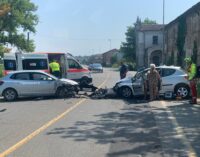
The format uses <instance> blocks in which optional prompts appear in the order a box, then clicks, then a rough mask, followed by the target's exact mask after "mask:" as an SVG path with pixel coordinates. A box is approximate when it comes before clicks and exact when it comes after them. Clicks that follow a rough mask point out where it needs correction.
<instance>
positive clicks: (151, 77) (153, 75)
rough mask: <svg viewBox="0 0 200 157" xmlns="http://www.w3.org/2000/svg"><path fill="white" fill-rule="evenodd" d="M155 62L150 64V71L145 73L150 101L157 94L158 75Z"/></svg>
mask: <svg viewBox="0 0 200 157" xmlns="http://www.w3.org/2000/svg"><path fill="white" fill-rule="evenodd" d="M155 67H156V66H155V64H151V65H150V71H149V72H148V74H147V79H148V82H149V83H148V84H149V92H150V93H149V94H150V101H153V100H155V99H156V98H157V96H158V83H159V80H160V75H159V73H158V71H157V70H156V68H155Z"/></svg>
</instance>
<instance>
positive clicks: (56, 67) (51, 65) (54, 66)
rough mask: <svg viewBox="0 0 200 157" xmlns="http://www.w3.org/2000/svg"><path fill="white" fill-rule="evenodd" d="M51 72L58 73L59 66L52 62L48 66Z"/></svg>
mask: <svg viewBox="0 0 200 157" xmlns="http://www.w3.org/2000/svg"><path fill="white" fill-rule="evenodd" d="M49 66H50V68H51V71H52V72H54V71H60V65H59V64H58V63H57V62H52V63H50V64H49Z"/></svg>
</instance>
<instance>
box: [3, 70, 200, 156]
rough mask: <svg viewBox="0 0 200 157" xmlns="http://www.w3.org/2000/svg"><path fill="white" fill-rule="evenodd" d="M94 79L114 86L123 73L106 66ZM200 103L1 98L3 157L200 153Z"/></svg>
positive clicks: (104, 85)
mask: <svg viewBox="0 0 200 157" xmlns="http://www.w3.org/2000/svg"><path fill="white" fill-rule="evenodd" d="M129 75H130V74H129ZM93 78H94V84H95V85H96V86H100V85H101V87H107V88H110V87H112V86H113V85H114V84H115V82H116V81H117V80H118V79H119V74H118V72H116V71H113V70H111V69H107V70H105V71H104V73H103V74H101V73H99V74H98V73H96V74H93ZM199 106H200V105H194V106H191V105H189V104H188V103H187V101H162V100H161V101H155V102H145V101H142V100H140V99H139V98H135V99H130V100H122V99H99V100H92V99H88V98H70V99H21V100H18V101H16V102H12V103H7V102H3V101H1V102H0V125H1V127H0V157H4V156H8V157H36V156H37V157H122V156H123V157H160V156H166V157H168V156H169V157H173V156H175V157H186V156H189V157H197V156H200V142H199V141H200V131H199V130H200V114H199V113H200V107H199Z"/></svg>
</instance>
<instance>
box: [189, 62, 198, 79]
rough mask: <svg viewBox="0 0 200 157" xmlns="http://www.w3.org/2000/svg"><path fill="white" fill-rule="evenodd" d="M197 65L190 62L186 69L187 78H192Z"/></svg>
mask: <svg viewBox="0 0 200 157" xmlns="http://www.w3.org/2000/svg"><path fill="white" fill-rule="evenodd" d="M196 72H197V67H196V64H194V63H192V64H191V65H190V67H189V69H188V76H189V80H192V79H193V78H194V77H195V76H196Z"/></svg>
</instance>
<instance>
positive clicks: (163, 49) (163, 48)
mask: <svg viewBox="0 0 200 157" xmlns="http://www.w3.org/2000/svg"><path fill="white" fill-rule="evenodd" d="M164 25H165V0H163V29H162V30H163V31H162V33H163V46H162V51H163V52H162V54H163V55H162V56H163V57H162V62H163V63H165V61H164V58H165V26H164Z"/></svg>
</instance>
